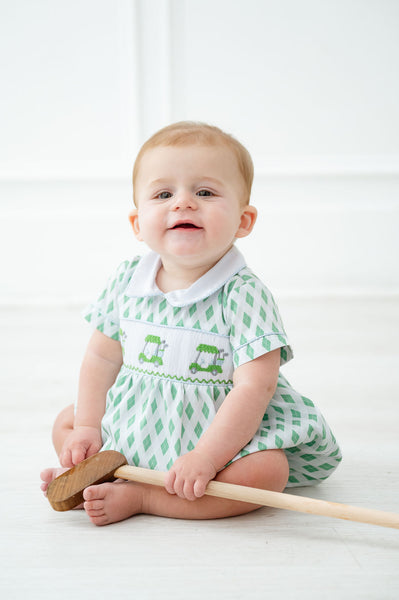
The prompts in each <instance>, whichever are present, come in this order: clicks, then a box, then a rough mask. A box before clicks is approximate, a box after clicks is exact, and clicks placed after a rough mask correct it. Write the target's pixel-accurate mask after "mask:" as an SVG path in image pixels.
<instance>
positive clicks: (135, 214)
mask: <svg viewBox="0 0 399 600" xmlns="http://www.w3.org/2000/svg"><path fill="white" fill-rule="evenodd" d="M129 221H130V224H131V226H132V227H133V231H134V235H135V236H136V238H137V239H138V240H139V241H140V242H142V241H143V238H142V237H141V233H140V225H139V211H138V210H137V208H135V209H133V210H132V211H131V212H130V213H129Z"/></svg>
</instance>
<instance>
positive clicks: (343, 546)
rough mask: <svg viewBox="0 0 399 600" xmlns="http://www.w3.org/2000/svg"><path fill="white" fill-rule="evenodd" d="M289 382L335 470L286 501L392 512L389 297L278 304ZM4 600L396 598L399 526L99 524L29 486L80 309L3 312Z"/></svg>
mask: <svg viewBox="0 0 399 600" xmlns="http://www.w3.org/2000/svg"><path fill="white" fill-rule="evenodd" d="M280 307H281V310H282V313H283V317H284V321H285V324H286V328H287V330H288V332H289V333H290V338H291V341H292V344H293V346H294V349H295V351H296V358H295V360H294V361H293V362H292V363H291V364H289V365H287V366H286V367H285V374H286V375H287V376H288V378H289V379H290V380H291V382H292V383H294V384H295V385H296V387H297V389H299V390H300V391H301V392H302V393H304V394H306V395H308V396H310V397H311V398H312V399H313V400H315V401H316V402H317V403H318V405H319V406H320V407H321V409H322V411H323V412H324V414H325V416H326V417H327V419H328V421H329V422H330V424H331V426H332V427H333V430H334V432H335V434H336V436H337V438H338V439H339V441H340V443H341V446H342V449H343V453H344V462H343V464H342V466H341V467H340V468H339V470H338V471H337V472H336V474H335V475H334V476H333V477H332V478H331V479H330V480H329V481H327V482H325V483H324V484H322V485H321V486H319V487H317V488H306V489H300V490H298V489H297V490H296V492H295V493H300V494H302V495H308V496H313V497H316V498H322V499H327V500H332V501H336V502H344V503H348V504H353V505H356V506H364V507H370V508H379V509H381V510H386V511H392V512H399V477H398V471H399V469H398V467H399V368H398V367H399V360H398V359H399V346H398V343H397V340H398V333H399V306H398V302H397V300H391V301H388V300H385V301H382V300H380V301H377V300H374V301H371V300H370V301H367V302H363V303H359V301H357V300H349V301H346V302H344V301H342V300H330V301H328V302H326V301H324V302H322V301H320V300H319V301H313V302H312V303H309V302H306V301H304V300H298V301H297V302H294V301H290V302H280ZM0 327H1V332H2V334H1V335H2V344H1V347H0V352H1V385H2V394H1V404H2V411H1V414H2V420H1V424H0V427H1V440H2V460H1V469H2V486H1V495H0V498H1V543H0V548H1V550H0V592H1V597H2V598H7V599H13V598H18V599H19V598H25V599H27V600H30V599H31V598H32V599H34V598H41V599H46V598H60V599H63V598H78V599H80V598H88V599H91V598H93V599H94V598H96V599H100V598H107V597H110V598H113V597H115V598H135V599H137V600H146V599H153V598H154V599H155V598H165V599H172V598H173V599H177V600H179V599H183V598H190V600H196V599H200V598H201V599H202V598H210V599H213V598H215V599H216V598H218V599H229V600H234V599H239V598H244V599H246V598H248V599H249V598H250V599H253V598H265V599H268V598H285V599H291V598H292V599H294V598H295V599H298V600H301V599H305V598H306V599H310V600H311V599H316V598H319V597H321V598H323V600H329V599H330V598H334V599H338V600H340V599H347V598H348V599H349V598H350V599H362V600H364V599H370V600H384V599H390V600H391V599H392V600H393V599H397V598H399V530H394V529H386V528H382V527H376V526H372V525H364V524H360V523H352V522H346V521H340V520H335V519H329V518H323V517H317V516H311V515H305V514H300V513H293V512H288V511H279V510H277V509H267V508H264V509H261V510H259V511H257V512H255V513H252V514H250V515H247V516H243V517H238V518H234V519H224V520H220V521H205V522H194V521H179V520H168V519H161V518H157V517H151V516H145V515H141V516H138V517H134V518H132V519H130V520H128V521H125V522H122V523H118V524H116V525H112V526H109V527H105V528H96V527H94V526H93V525H91V524H90V522H89V521H88V519H87V518H86V516H85V514H84V513H83V512H81V511H72V512H68V513H56V512H54V511H52V510H51V508H50V507H49V505H48V503H47V501H46V500H45V499H44V498H43V497H42V495H41V493H40V492H39V488H38V485H39V471H40V469H41V468H42V467H45V466H49V465H53V464H55V462H56V461H55V454H54V452H53V450H52V449H51V444H50V431H51V424H52V421H53V418H54V416H55V414H56V413H57V411H58V410H59V409H61V408H62V407H63V406H64V405H65V404H67V403H70V402H72V401H73V399H74V396H75V391H76V381H77V376H78V369H79V362H80V359H81V356H82V352H83V349H84V345H85V342H86V339H87V335H88V329H87V328H86V326H85V324H83V323H82V321H81V319H80V315H79V311H78V310H77V309H75V308H71V309H69V310H67V309H64V310H62V309H59V310H56V309H51V310H50V309H49V310H45V309H43V308H31V309H29V310H27V309H22V308H21V309H9V310H2V312H1V315H0Z"/></svg>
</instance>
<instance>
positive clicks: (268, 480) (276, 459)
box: [250, 450, 289, 492]
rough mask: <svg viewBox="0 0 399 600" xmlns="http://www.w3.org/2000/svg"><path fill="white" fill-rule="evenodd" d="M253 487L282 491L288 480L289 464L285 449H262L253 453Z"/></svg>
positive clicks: (251, 471)
mask: <svg viewBox="0 0 399 600" xmlns="http://www.w3.org/2000/svg"><path fill="white" fill-rule="evenodd" d="M251 456H252V457H253V461H252V465H251V470H250V473H251V479H253V483H252V484H250V485H252V486H253V487H259V488H263V489H267V490H272V491H274V492H282V491H283V490H284V489H285V487H286V485H287V482H288V475H289V466H288V460H287V457H286V455H285V452H284V451H283V450H261V451H260V452H256V453H254V454H252V455H251Z"/></svg>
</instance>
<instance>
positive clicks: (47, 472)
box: [40, 467, 68, 496]
mask: <svg viewBox="0 0 399 600" xmlns="http://www.w3.org/2000/svg"><path fill="white" fill-rule="evenodd" d="M65 471H68V469H63V468H62V467H55V468H53V469H51V468H50V469H44V471H42V472H41V473H40V478H41V480H42V484H41V485H40V489H41V490H42V492H44V495H45V496H47V488H48V486H49V485H50V483H51V482H52V481H53V479H55V478H56V477H58V475H62V473H65Z"/></svg>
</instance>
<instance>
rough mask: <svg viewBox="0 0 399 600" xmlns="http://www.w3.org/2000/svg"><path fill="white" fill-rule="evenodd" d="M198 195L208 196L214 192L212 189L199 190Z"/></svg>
mask: <svg viewBox="0 0 399 600" xmlns="http://www.w3.org/2000/svg"><path fill="white" fill-rule="evenodd" d="M197 196H201V197H206V196H213V194H212V192H211V191H210V190H199V191H198V192H197Z"/></svg>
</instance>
